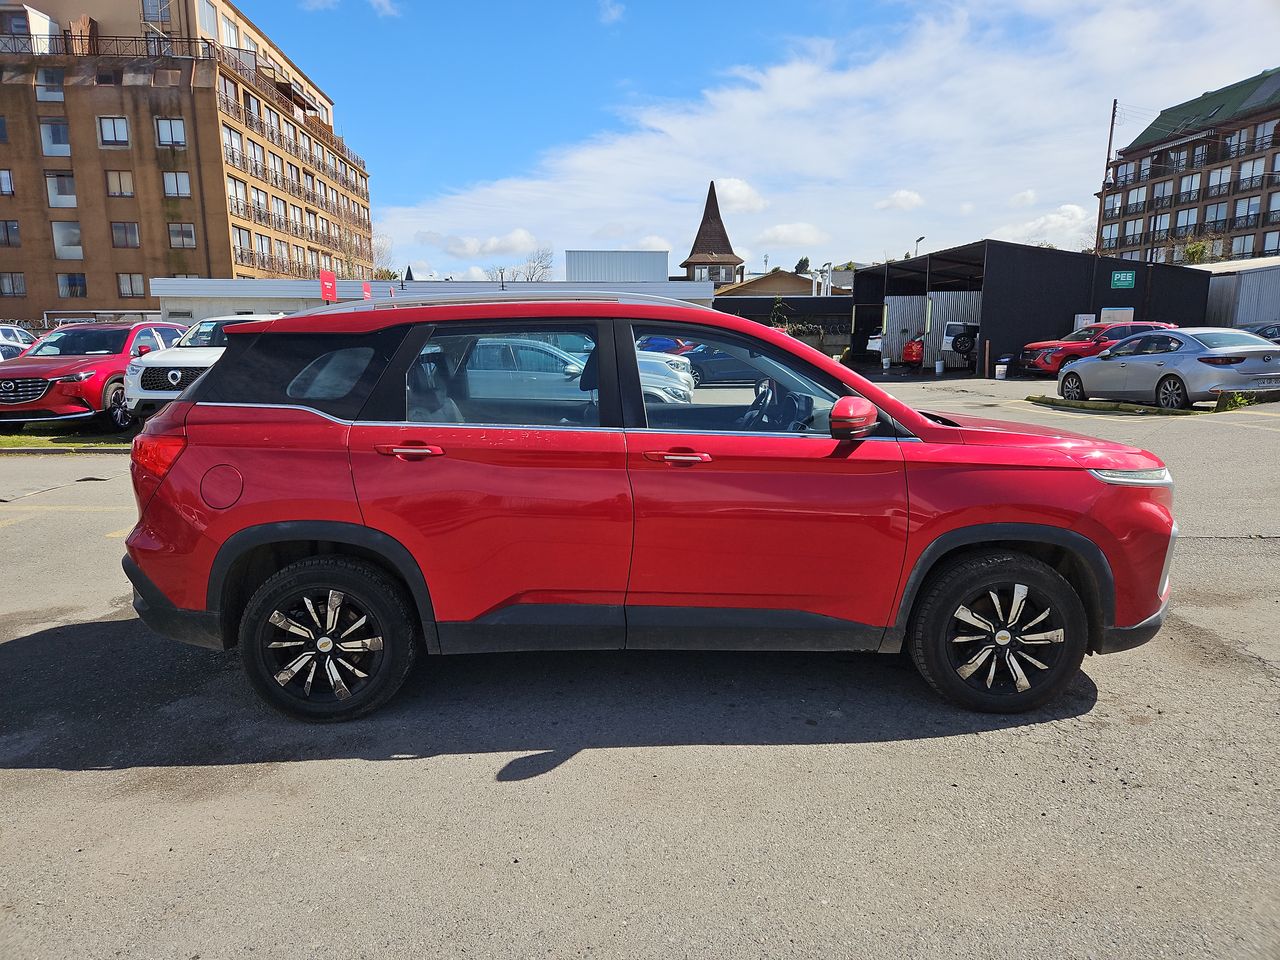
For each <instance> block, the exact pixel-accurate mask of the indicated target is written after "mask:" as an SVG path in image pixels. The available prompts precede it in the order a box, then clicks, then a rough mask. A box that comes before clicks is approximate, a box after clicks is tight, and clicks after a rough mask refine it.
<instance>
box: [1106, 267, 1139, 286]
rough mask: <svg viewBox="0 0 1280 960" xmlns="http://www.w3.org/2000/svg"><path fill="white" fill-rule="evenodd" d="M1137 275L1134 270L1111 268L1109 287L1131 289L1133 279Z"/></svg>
mask: <svg viewBox="0 0 1280 960" xmlns="http://www.w3.org/2000/svg"><path fill="white" fill-rule="evenodd" d="M1136 276H1137V271H1135V270H1112V271H1111V289H1112V290H1132V289H1133V281H1134V278H1135V277H1136Z"/></svg>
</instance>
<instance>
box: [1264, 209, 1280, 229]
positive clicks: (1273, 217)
mask: <svg viewBox="0 0 1280 960" xmlns="http://www.w3.org/2000/svg"><path fill="white" fill-rule="evenodd" d="M1266 223H1267V226H1268V227H1270V226H1274V225H1275V224H1277V223H1280V210H1268V211H1267V220H1266Z"/></svg>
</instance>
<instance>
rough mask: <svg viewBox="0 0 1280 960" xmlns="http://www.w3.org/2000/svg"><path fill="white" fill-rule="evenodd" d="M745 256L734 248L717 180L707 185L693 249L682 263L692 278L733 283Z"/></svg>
mask: <svg viewBox="0 0 1280 960" xmlns="http://www.w3.org/2000/svg"><path fill="white" fill-rule="evenodd" d="M742 263H743V259H742V258H741V257H740V256H738V255H737V254H736V253H734V252H733V244H732V243H730V242H729V234H728V232H727V231H726V230H725V228H724V221H723V220H721V219H720V204H719V202H718V201H717V200H716V182H715V181H714V180H712V181H711V184H710V186H708V187H707V204H706V206H705V207H704V208H703V210H702V223H700V224H699V225H698V234H697V236H695V237H694V238H693V249H691V250H690V251H689V256H688V257H686V258H685V261H684V263H682V264H680V266H682V267H684V268H685V271H686V272H687V273H688V276H689V279H690V280H713V281H715V282H716V283H732V282H733V281H734V279H735V276H736V273H737V268H738V267H739V266H741V265H742Z"/></svg>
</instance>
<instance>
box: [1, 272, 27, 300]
mask: <svg viewBox="0 0 1280 960" xmlns="http://www.w3.org/2000/svg"><path fill="white" fill-rule="evenodd" d="M26 295H27V276H26V274H24V273H0V297H25V296H26Z"/></svg>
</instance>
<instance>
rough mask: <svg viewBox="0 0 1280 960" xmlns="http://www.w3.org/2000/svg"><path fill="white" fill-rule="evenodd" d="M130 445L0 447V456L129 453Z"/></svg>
mask: <svg viewBox="0 0 1280 960" xmlns="http://www.w3.org/2000/svg"><path fill="white" fill-rule="evenodd" d="M132 449H133V448H132V447H0V457H3V456H20V455H24V454H25V455H30V454H45V453H51V454H57V455H61V454H67V453H110V454H117V455H118V454H121V453H129V452H130V451H131V450H132Z"/></svg>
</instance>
